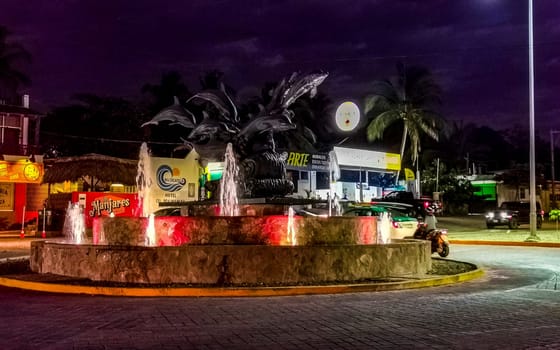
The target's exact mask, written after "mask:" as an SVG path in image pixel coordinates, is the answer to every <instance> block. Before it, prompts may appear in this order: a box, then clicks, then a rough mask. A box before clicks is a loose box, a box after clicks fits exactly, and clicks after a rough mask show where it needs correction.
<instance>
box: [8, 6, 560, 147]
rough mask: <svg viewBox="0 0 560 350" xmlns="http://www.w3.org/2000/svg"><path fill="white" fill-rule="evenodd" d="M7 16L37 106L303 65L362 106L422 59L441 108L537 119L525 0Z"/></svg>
mask: <svg viewBox="0 0 560 350" xmlns="http://www.w3.org/2000/svg"><path fill="white" fill-rule="evenodd" d="M0 24H2V25H4V26H6V27H7V28H8V29H9V30H10V31H11V32H12V36H11V37H10V38H11V39H12V40H14V41H17V42H20V43H22V44H23V45H24V46H25V47H26V48H27V49H28V50H29V51H30V52H31V53H32V55H33V58H34V60H33V63H32V65H31V66H29V67H27V68H26V69H25V71H26V72H28V75H29V76H30V77H31V79H32V81H33V85H32V86H31V87H30V88H28V89H26V90H25V91H26V92H29V93H30V94H31V103H32V107H33V108H35V109H39V110H41V111H48V109H49V108H51V107H52V106H58V105H63V104H66V103H69V102H70V97H71V96H72V95H73V94H75V93H82V92H89V93H95V94H99V95H112V96H121V97H125V98H130V99H135V98H139V97H141V93H140V89H141V87H142V86H143V85H144V84H145V83H152V84H155V83H159V81H160V78H161V75H162V73H163V72H167V71H171V70H176V71H178V72H180V73H181V75H182V76H183V79H184V81H185V82H186V84H187V86H188V87H189V89H190V90H191V91H198V90H199V89H200V85H199V83H198V79H199V77H200V76H201V75H202V74H203V73H204V72H205V71H209V70H212V69H219V70H221V71H223V72H225V81H226V83H227V84H229V85H231V86H232V87H234V88H235V89H236V90H237V91H238V98H239V99H240V100H241V101H244V100H246V99H247V98H248V97H250V96H253V95H257V94H259V93H260V88H261V87H262V86H263V84H264V83H265V82H267V81H278V80H280V79H281V78H282V77H284V76H286V75H289V74H290V73H291V72H293V71H301V72H308V71H311V70H316V69H321V70H325V71H328V72H329V73H330V75H329V77H328V78H327V80H326V81H325V82H324V83H323V85H321V87H320V89H321V90H322V91H324V92H326V93H327V94H328V95H329V96H330V97H331V98H332V99H333V100H334V101H336V102H338V101H342V100H344V99H352V100H355V101H357V102H358V103H359V104H362V105H363V103H362V101H363V97H364V96H365V95H366V94H367V92H368V87H369V86H370V83H371V82H372V81H373V80H376V79H384V78H387V77H389V76H391V75H392V74H394V73H395V71H396V69H395V64H396V63H397V61H402V62H404V63H405V64H410V65H417V64H419V65H424V66H426V67H428V68H429V69H430V70H431V71H432V72H433V73H434V75H435V77H436V79H437V81H438V82H439V83H440V84H441V85H442V87H443V89H444V96H443V102H444V105H443V115H444V117H445V118H446V119H448V120H453V121H457V122H461V121H462V122H463V123H467V122H476V123H478V124H479V125H488V126H490V127H493V128H496V129H501V128H507V127H509V126H512V125H515V124H518V125H520V126H521V127H522V128H528V127H529V87H528V84H529V83H528V81H529V78H528V71H529V59H528V2H527V1H525V0H448V1H443V0H422V1H395V0H370V1H361V0H354V1H348V0H321V1H304V0H271V1H268V0H260V1H256V0H255V1H253V0H244V1H233V0H222V1H219V0H216V1H210V0H188V1H185V0H172V1H165V0H158V1H148V0H111V1H100V0H50V1H43V0H26V1H21V0H0ZM534 40H535V45H534V55H535V116H536V117H535V120H536V130H537V132H538V133H539V134H540V135H541V136H543V137H547V136H548V130H550V129H555V130H560V1H558V0H534Z"/></svg>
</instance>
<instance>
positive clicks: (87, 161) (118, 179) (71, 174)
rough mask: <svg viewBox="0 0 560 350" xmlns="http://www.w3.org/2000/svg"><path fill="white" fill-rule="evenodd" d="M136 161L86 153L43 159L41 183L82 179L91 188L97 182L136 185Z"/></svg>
mask: <svg viewBox="0 0 560 350" xmlns="http://www.w3.org/2000/svg"><path fill="white" fill-rule="evenodd" d="M137 168H138V161H137V160H132V159H122V158H115V157H109V156H104V155H101V154H93V153H92V154H86V155H83V156H76V157H64V158H56V159H45V175H44V176H43V183H60V182H64V181H77V180H80V179H81V180H84V181H86V182H88V183H90V185H91V187H92V188H95V185H96V184H97V183H98V182H112V183H122V184H124V185H127V186H133V185H136V174H137Z"/></svg>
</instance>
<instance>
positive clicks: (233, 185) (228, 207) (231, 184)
mask: <svg viewBox="0 0 560 350" xmlns="http://www.w3.org/2000/svg"><path fill="white" fill-rule="evenodd" d="M238 174H239V167H238V166H237V162H236V160H235V154H234V153H233V145H232V144H231V143H228V144H227V146H226V153H225V161H224V172H223V174H222V180H221V181H220V215H222V216H237V215H239V199H238V196H237V176H238Z"/></svg>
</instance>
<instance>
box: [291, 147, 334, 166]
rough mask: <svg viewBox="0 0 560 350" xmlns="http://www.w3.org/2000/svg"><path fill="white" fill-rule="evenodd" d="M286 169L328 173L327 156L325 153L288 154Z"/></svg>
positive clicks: (292, 152)
mask: <svg viewBox="0 0 560 350" xmlns="http://www.w3.org/2000/svg"><path fill="white" fill-rule="evenodd" d="M286 168H287V169H290V170H304V171H329V155H328V154H327V153H304V152H294V151H290V152H288V158H287V159H286Z"/></svg>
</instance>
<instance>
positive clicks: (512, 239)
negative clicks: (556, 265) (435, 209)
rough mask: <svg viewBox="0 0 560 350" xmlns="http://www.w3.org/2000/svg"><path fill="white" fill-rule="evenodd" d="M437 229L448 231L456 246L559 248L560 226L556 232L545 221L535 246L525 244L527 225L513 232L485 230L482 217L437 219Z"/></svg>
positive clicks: (502, 229) (552, 223)
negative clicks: (502, 245) (486, 245)
mask: <svg viewBox="0 0 560 350" xmlns="http://www.w3.org/2000/svg"><path fill="white" fill-rule="evenodd" d="M437 219H438V227H442V228H446V229H447V230H448V237H449V240H450V241H451V243H452V244H453V243H456V244H461V243H463V244H498V243H504V245H516V244H518V245H535V246H556V247H560V225H559V228H558V230H556V223H555V222H550V221H548V220H545V221H544V222H543V225H542V227H541V228H540V229H537V232H536V236H537V237H538V239H537V240H536V242H534V243H535V244H531V243H533V242H527V240H528V239H530V238H531V232H530V229H529V225H521V226H520V227H518V228H517V229H515V230H511V229H509V228H507V227H506V226H501V227H496V228H493V229H487V228H486V223H485V220H484V216H483V215H468V216H451V217H445V216H443V217H438V218H437Z"/></svg>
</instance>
